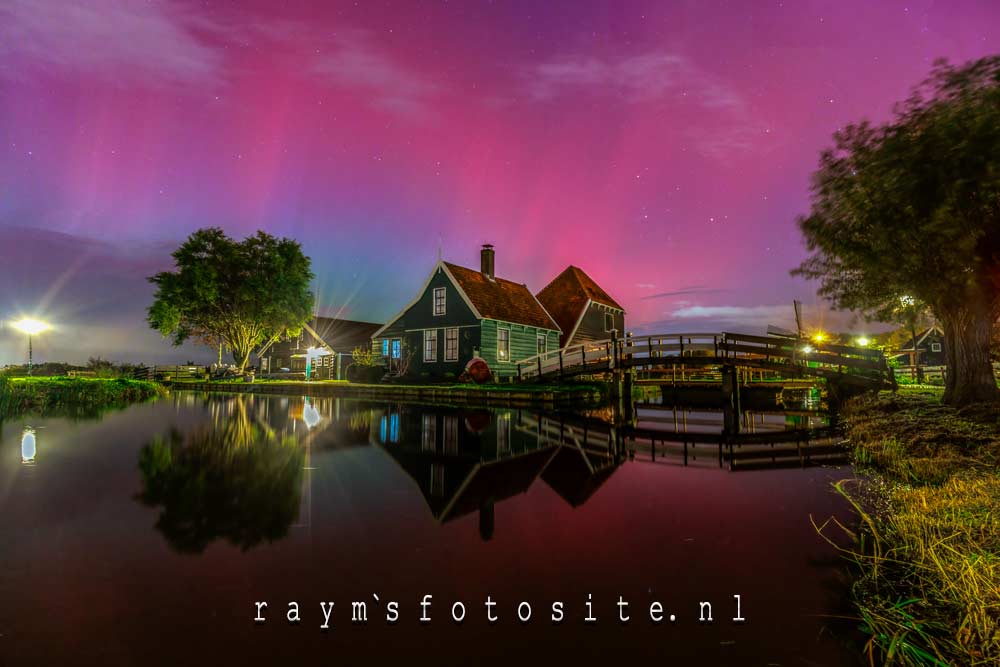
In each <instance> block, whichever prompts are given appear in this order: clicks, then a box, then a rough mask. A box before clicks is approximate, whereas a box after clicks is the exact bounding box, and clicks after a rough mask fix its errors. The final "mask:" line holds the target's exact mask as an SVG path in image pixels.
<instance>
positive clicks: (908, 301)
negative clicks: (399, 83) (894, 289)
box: [899, 294, 917, 306]
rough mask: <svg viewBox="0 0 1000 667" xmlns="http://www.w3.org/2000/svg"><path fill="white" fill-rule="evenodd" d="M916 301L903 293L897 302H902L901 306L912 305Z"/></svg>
mask: <svg viewBox="0 0 1000 667" xmlns="http://www.w3.org/2000/svg"><path fill="white" fill-rule="evenodd" d="M916 302H917V300H916V299H914V298H913V297H912V296H910V295H908V294H904V295H903V296H901V297H899V303H900V304H902V305H903V306H912V305H913V304H915V303H916Z"/></svg>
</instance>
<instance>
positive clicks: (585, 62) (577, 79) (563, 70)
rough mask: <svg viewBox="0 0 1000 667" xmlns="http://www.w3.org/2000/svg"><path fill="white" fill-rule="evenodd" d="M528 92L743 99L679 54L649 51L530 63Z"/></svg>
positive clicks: (738, 103) (716, 104) (735, 104)
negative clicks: (615, 56)
mask: <svg viewBox="0 0 1000 667" xmlns="http://www.w3.org/2000/svg"><path fill="white" fill-rule="evenodd" d="M525 78H526V82H527V89H528V94H529V96H530V97H532V98H533V99H535V100H550V99H554V98H556V97H561V96H565V95H574V94H581V93H582V94H590V95H603V96H620V97H621V98H623V99H624V100H625V101H626V102H629V103H639V102H648V101H654V100H662V99H665V98H667V97H668V96H672V97H674V98H675V99H677V98H683V99H686V100H687V101H690V102H693V103H695V104H699V105H701V106H702V107H704V108H706V109H738V108H741V107H742V106H743V100H742V98H741V97H740V96H739V94H738V93H737V92H736V91H735V90H733V89H732V88H730V87H728V86H726V85H725V84H723V83H722V82H721V81H718V80H715V79H714V78H713V77H711V76H710V75H709V74H708V73H706V72H704V71H702V70H701V69H700V68H699V67H697V66H695V65H694V64H693V63H692V62H691V61H690V60H688V59H687V58H685V57H684V56H680V55H677V54H673V53H667V52H663V51H652V52H649V53H644V54H639V55H635V56H629V57H623V58H618V59H611V58H596V57H593V56H586V57H585V56H563V57H560V58H556V59H552V60H549V61H546V62H543V63H539V64H537V65H534V66H532V67H530V68H529V69H528V71H527V72H526V75H525Z"/></svg>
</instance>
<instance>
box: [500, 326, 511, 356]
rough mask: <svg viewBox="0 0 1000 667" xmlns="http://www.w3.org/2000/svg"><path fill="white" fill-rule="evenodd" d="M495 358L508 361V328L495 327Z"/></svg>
mask: <svg viewBox="0 0 1000 667" xmlns="http://www.w3.org/2000/svg"><path fill="white" fill-rule="evenodd" d="M497 359H498V360H500V361H510V329H497Z"/></svg>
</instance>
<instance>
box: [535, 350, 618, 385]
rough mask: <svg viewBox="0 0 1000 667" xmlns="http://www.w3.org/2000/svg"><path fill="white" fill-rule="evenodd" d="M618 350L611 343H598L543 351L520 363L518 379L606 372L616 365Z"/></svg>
mask: <svg viewBox="0 0 1000 667" xmlns="http://www.w3.org/2000/svg"><path fill="white" fill-rule="evenodd" d="M614 359H615V347H614V344H613V342H612V341H610V340H596V341H590V342H586V343H579V344H577V345H570V346H569V347H564V348H562V349H559V350H552V351H551V352H543V353H542V354H536V355H535V356H533V357H528V358H527V359H521V360H520V361H518V362H517V377H518V378H519V379H521V380H528V379H532V378H539V377H544V376H546V375H565V374H576V375H579V374H580V373H581V372H585V371H586V370H588V369H592V370H594V371H595V372H596V371H598V370H606V369H608V368H610V367H611V366H612V365H613V364H614Z"/></svg>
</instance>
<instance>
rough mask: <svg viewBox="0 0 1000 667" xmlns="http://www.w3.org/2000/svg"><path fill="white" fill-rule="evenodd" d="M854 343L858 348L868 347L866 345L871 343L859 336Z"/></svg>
mask: <svg viewBox="0 0 1000 667" xmlns="http://www.w3.org/2000/svg"><path fill="white" fill-rule="evenodd" d="M856 342H857V344H858V346H859V347H868V343H870V342H871V341H870V340H868V339H867V338H866V337H864V336H859V337H858V340H857V341H856Z"/></svg>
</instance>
